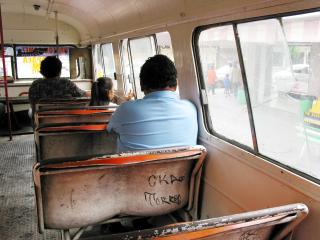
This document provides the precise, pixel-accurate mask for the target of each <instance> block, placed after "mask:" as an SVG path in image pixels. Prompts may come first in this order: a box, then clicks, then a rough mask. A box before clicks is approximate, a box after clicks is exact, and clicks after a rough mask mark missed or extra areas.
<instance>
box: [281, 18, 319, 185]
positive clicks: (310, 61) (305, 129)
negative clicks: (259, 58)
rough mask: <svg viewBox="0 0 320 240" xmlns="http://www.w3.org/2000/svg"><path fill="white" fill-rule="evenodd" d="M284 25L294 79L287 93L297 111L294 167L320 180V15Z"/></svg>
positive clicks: (286, 21) (287, 22) (289, 19)
mask: <svg viewBox="0 0 320 240" xmlns="http://www.w3.org/2000/svg"><path fill="white" fill-rule="evenodd" d="M282 23H283V28H284V32H285V36H286V39H287V41H288V44H289V50H290V57H291V62H292V72H293V77H294V84H293V85H292V86H290V89H289V90H288V92H287V95H288V97H289V98H290V100H291V101H292V102H293V103H294V106H295V111H296V112H295V117H294V119H295V138H294V139H293V140H294V142H296V143H297V149H296V152H297V153H298V155H297V156H298V157H297V156H296V162H295V163H294V164H295V166H296V167H297V168H298V169H300V170H302V171H304V172H306V173H308V174H310V175H313V176H314V177H316V178H318V179H320V168H319V159H320V81H319V79H320V68H319V66H320V28H319V26H320V13H319V12H314V13H308V14H301V15H296V16H290V17H284V18H282ZM293 103H292V105H293ZM293 123H294V122H293ZM298 143H299V145H298Z"/></svg>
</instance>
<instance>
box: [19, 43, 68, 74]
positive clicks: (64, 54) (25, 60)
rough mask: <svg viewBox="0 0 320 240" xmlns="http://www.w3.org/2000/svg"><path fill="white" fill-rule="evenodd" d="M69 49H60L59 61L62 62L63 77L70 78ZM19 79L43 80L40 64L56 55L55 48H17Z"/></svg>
mask: <svg viewBox="0 0 320 240" xmlns="http://www.w3.org/2000/svg"><path fill="white" fill-rule="evenodd" d="M69 48H70V47H59V59H60V60H61V62H62V70H61V77H68V78H69V77H70V61H69ZM15 50H16V64H17V78H19V79H23V78H41V77H42V75H41V74H40V63H41V61H42V60H43V59H44V58H45V57H46V56H54V55H56V53H55V51H56V48H55V47H53V46H17V47H16V48H15Z"/></svg>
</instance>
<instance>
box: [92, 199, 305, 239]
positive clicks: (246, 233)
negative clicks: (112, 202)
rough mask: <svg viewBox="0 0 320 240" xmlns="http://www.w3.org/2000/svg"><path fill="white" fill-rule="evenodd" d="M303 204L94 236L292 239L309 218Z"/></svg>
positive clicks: (103, 237)
mask: <svg viewBox="0 0 320 240" xmlns="http://www.w3.org/2000/svg"><path fill="white" fill-rule="evenodd" d="M307 214H308V208H307V206H306V205H304V204H291V205H286V206H281V207H275V208H268V209H263V210H258V211H253V212H245V213H240V214H235V215H230V216H223V217H218V218H210V219H205V220H199V221H193V222H183V223H176V224H171V225H167V226H164V227H160V228H154V229H148V230H142V231H136V232H126V233H123V234H113V235H109V236H101V237H95V238H94V239H96V240H111V239H112V240H125V239H130V240H143V239H154V240H156V239H157V240H177V239H183V240H194V239H208V240H209V239H210V240H224V239H232V240H233V239H234V240H235V239H237V240H238V239H239V240H245V239H252V240H268V239H272V240H280V239H286V240H289V239H291V237H292V233H293V230H294V228H295V227H296V226H297V225H298V224H299V223H300V222H301V221H302V220H303V219H304V218H305V217H306V216H307Z"/></svg>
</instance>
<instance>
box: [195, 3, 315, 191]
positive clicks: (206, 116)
mask: <svg viewBox="0 0 320 240" xmlns="http://www.w3.org/2000/svg"><path fill="white" fill-rule="evenodd" d="M313 12H320V7H317V8H311V9H306V10H298V11H290V12H285V13H278V14H269V15H265V16H258V17H252V18H243V19H238V20H231V21H226V22H220V23H213V24H207V25H202V26H198V27H196V28H195V29H194V31H193V35H192V49H193V54H194V61H195V71H196V75H197V80H198V83H199V84H198V87H199V91H200V94H201V96H200V102H201V107H202V112H203V114H202V119H203V121H204V125H205V128H206V130H207V131H208V133H209V134H210V135H213V136H215V137H217V138H219V139H222V140H223V141H225V142H228V143H230V144H232V145H235V146H237V147H239V148H241V149H243V150H246V151H248V152H249V153H251V154H253V155H255V156H258V157H260V158H262V159H264V160H266V161H268V162H271V163H273V164H275V165H277V166H279V167H282V168H284V169H286V170H288V171H290V172H293V173H294V174H297V175H299V176H301V177H303V178H305V179H307V180H310V181H312V182H314V183H316V184H319V185H320V179H318V178H315V177H313V176H311V175H309V174H307V173H305V172H303V171H300V170H298V169H295V168H293V167H291V166H288V165H286V164H284V163H282V162H279V161H277V160H275V159H272V158H270V157H268V156H266V155H263V154H261V153H260V152H259V149H258V145H256V146H255V142H256V141H257V137H256V134H255V131H256V129H255V126H254V119H253V114H252V106H251V102H250V95H249V89H248V83H247V77H246V71H245V68H244V62H243V55H242V51H241V43H240V39H239V36H238V31H237V25H238V24H242V23H249V22H254V21H259V20H269V19H277V20H278V21H279V22H280V24H281V18H283V17H289V16H294V15H300V14H307V13H313ZM221 26H231V27H232V28H233V33H234V37H235V42H236V46H237V52H238V58H239V65H240V69H241V75H242V81H243V85H244V92H245V97H246V101H247V108H248V116H249V121H250V126H251V133H252V140H253V146H254V149H252V148H250V147H248V146H247V145H244V144H241V143H239V142H237V141H235V140H232V139H229V138H227V137H225V136H224V135H222V134H219V133H217V132H216V131H214V129H213V126H212V120H211V116H210V113H209V105H208V103H207V102H208V101H207V95H206V94H207V92H206V87H205V86H206V85H205V79H204V77H203V74H202V65H201V60H200V51H199V47H198V41H199V37H200V34H201V32H202V31H205V30H207V29H211V28H216V27H221ZM248 105H250V106H248ZM249 109H250V110H249ZM252 126H253V129H252Z"/></svg>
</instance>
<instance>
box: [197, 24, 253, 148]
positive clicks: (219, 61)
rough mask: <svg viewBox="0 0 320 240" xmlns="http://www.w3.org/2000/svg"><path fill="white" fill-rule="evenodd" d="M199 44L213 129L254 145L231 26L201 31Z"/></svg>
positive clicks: (238, 140)
mask: <svg viewBox="0 0 320 240" xmlns="http://www.w3.org/2000/svg"><path fill="white" fill-rule="evenodd" d="M198 48H199V55H200V61H201V68H202V69H201V71H202V76H203V78H204V83H205V89H206V92H207V96H208V105H209V109H208V110H209V115H210V116H209V118H210V119H211V123H212V127H213V130H214V131H215V132H217V133H219V134H221V135H224V136H225V137H227V138H229V139H232V140H235V141H237V142H239V143H241V144H245V145H247V146H249V147H251V148H252V137H251V131H250V122H249V117H248V111H247V105H246V99H245V95H244V90H243V83H242V76H241V70H240V66H239V60H238V54H237V48H236V43H235V38H234V34H233V28H232V26H231V25H228V26H222V27H215V28H210V29H207V30H204V31H202V32H201V33H200V36H199V41H198ZM209 121H210V120H209Z"/></svg>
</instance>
